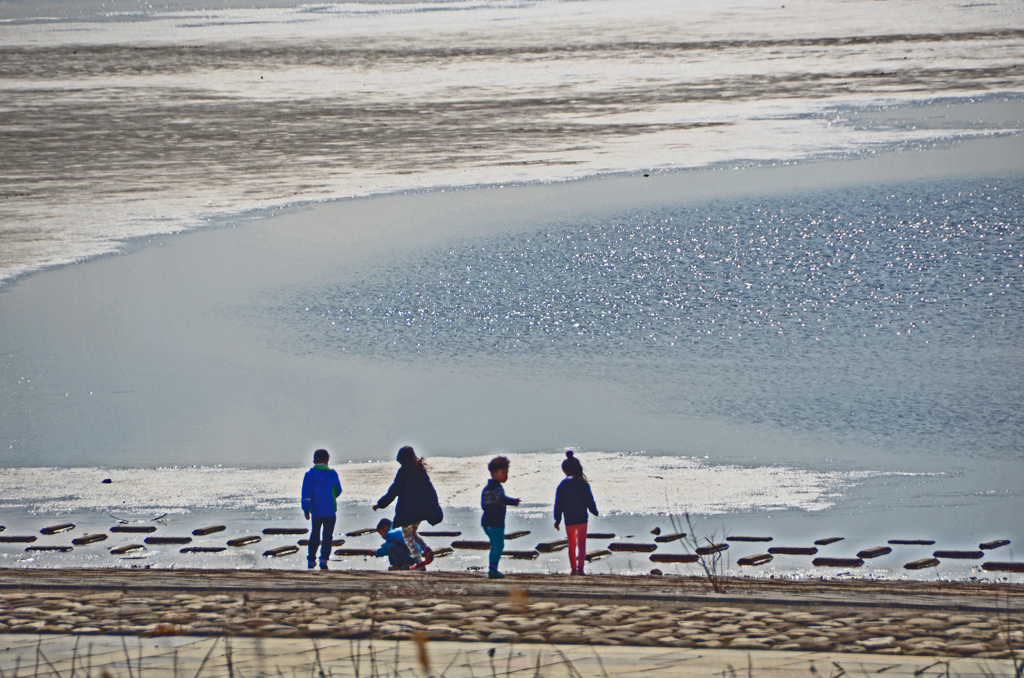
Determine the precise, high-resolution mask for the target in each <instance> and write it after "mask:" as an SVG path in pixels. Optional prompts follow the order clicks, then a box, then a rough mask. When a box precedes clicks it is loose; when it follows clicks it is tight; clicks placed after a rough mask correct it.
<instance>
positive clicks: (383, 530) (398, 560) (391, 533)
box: [374, 518, 413, 570]
mask: <svg viewBox="0 0 1024 678" xmlns="http://www.w3.org/2000/svg"><path fill="white" fill-rule="evenodd" d="M377 534H379V535H380V536H381V538H382V539H383V540H384V544H383V545H381V547H380V548H379V549H377V550H376V551H375V552H374V555H375V556H377V557H378V558H383V557H384V556H387V557H388V560H389V561H391V569H392V570H408V569H409V568H410V567H412V565H413V563H412V556H410V555H409V547H408V546H406V545H405V536H404V535H403V534H402V528H400V527H396V528H394V529H392V528H391V521H390V520H388V519H387V518H382V519H381V521H380V522H379V523H377Z"/></svg>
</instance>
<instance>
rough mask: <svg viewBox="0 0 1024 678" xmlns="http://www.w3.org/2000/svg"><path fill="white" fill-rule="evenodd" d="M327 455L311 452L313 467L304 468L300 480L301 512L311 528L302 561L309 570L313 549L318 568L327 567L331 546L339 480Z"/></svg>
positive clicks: (311, 563) (339, 485) (321, 452)
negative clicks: (307, 550) (310, 521)
mask: <svg viewBox="0 0 1024 678" xmlns="http://www.w3.org/2000/svg"><path fill="white" fill-rule="evenodd" d="M330 460H331V455H330V454H328V453H327V450H317V451H316V452H314V453H313V468H311V469H309V470H308V471H306V476H305V477H304V478H303V479H302V512H303V513H304V514H305V515H306V520H309V519H310V516H312V518H313V529H312V532H311V533H310V535H309V552H308V554H307V556H306V562H307V563H308V565H307V566H308V567H309V569H311V570H312V569H313V564H314V563H315V561H316V550H317V548H320V549H321V550H320V569H321V570H326V569H327V559H328V558H330V557H331V546H332V540H333V538H334V524H335V522H337V520H338V495H339V494H341V481H340V480H339V479H338V472H337V471H335V470H334V469H332V468H330V467H329V466H327V462H329V461H330Z"/></svg>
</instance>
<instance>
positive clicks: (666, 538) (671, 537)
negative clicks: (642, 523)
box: [654, 532, 686, 544]
mask: <svg viewBox="0 0 1024 678" xmlns="http://www.w3.org/2000/svg"><path fill="white" fill-rule="evenodd" d="M685 536H686V533H685V532H674V533H672V534H663V535H661V536H660V537H655V538H654V541H656V542H658V543H659V544H668V543H669V542H673V541H679V540H680V539H682V538H683V537H685Z"/></svg>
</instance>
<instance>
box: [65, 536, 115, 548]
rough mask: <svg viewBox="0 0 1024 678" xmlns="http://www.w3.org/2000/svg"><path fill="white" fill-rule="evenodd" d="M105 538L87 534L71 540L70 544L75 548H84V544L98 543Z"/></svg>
mask: <svg viewBox="0 0 1024 678" xmlns="http://www.w3.org/2000/svg"><path fill="white" fill-rule="evenodd" d="M106 538H107V535H105V534H87V535H85V536H82V537H78V538H77V539H72V540H71V543H72V544H74V545H75V546H85V545H86V544H95V543H96V542H98V541H104V540H105V539H106Z"/></svg>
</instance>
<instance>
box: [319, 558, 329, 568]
mask: <svg viewBox="0 0 1024 678" xmlns="http://www.w3.org/2000/svg"><path fill="white" fill-rule="evenodd" d="M320 569H321V570H329V569H331V568H329V567H327V561H326V560H321V561H320Z"/></svg>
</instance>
